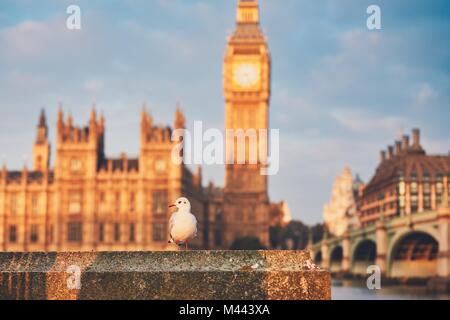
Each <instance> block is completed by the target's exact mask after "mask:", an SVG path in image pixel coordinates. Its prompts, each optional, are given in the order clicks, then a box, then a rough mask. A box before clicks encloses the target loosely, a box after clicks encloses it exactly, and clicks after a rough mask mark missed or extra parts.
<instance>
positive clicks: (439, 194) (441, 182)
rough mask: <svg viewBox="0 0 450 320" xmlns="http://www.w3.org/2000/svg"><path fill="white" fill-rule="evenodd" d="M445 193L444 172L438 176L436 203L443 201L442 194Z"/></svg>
mask: <svg viewBox="0 0 450 320" xmlns="http://www.w3.org/2000/svg"><path fill="white" fill-rule="evenodd" d="M443 193H444V180H443V177H442V174H438V175H437V176H436V204H437V205H438V206H439V205H440V204H441V203H442V194H443Z"/></svg>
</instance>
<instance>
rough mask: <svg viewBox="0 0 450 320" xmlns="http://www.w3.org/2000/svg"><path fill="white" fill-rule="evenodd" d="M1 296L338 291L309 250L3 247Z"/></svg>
mask: <svg viewBox="0 0 450 320" xmlns="http://www.w3.org/2000/svg"><path fill="white" fill-rule="evenodd" d="M0 299H121V300H128V299H139V300H142V299H162V300H166V299H176V300H187V299H188V300H211V299H212V300H216V299H224V300H232V299H233V300H262V299H270V300H303V299H309V300H319V299H331V278H330V274H329V273H328V272H327V271H325V270H323V269H320V268H319V267H318V266H316V265H314V264H313V263H312V261H311V258H310V255H309V252H308V251H185V252H180V251H177V252H99V253H93V252H73V253H71V252H67V253H0Z"/></svg>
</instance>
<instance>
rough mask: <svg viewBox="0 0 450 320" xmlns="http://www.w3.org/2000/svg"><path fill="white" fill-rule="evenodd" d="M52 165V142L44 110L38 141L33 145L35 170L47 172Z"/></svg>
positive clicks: (40, 121) (37, 136)
mask: <svg viewBox="0 0 450 320" xmlns="http://www.w3.org/2000/svg"><path fill="white" fill-rule="evenodd" d="M49 164H50V142H49V141H48V127H47V120H46V118H45V112H44V110H43V109H42V111H41V115H40V116H39V123H38V126H37V135H36V141H35V142H34V145H33V170H34V171H47V170H48V169H49Z"/></svg>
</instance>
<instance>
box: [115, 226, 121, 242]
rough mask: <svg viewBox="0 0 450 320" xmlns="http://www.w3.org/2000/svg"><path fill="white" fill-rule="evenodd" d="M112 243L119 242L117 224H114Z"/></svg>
mask: <svg viewBox="0 0 450 320" xmlns="http://www.w3.org/2000/svg"><path fill="white" fill-rule="evenodd" d="M114 241H115V242H119V241H120V224H118V223H116V224H114Z"/></svg>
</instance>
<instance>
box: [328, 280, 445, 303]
mask: <svg viewBox="0 0 450 320" xmlns="http://www.w3.org/2000/svg"><path fill="white" fill-rule="evenodd" d="M331 295H332V299H333V300H450V294H434V293H430V292H427V289H426V287H423V286H410V285H408V286H405V285H386V286H383V284H382V285H381V289H380V290H369V289H367V287H366V284H365V280H343V281H341V280H339V281H336V280H333V286H332V291H331Z"/></svg>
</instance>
